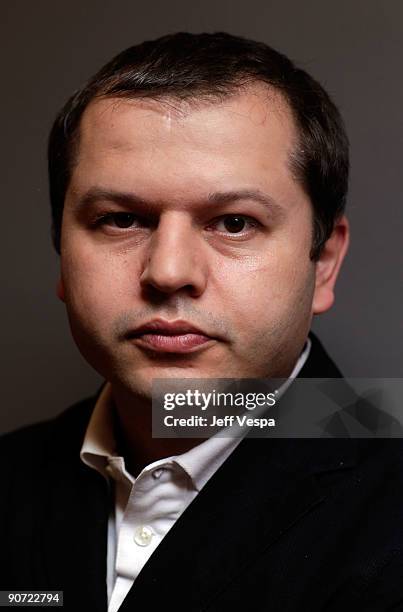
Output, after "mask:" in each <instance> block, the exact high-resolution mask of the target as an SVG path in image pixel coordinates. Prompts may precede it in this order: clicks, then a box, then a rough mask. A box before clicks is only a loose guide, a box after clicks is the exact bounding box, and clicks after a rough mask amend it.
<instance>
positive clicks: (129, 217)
mask: <svg viewBox="0 0 403 612" xmlns="http://www.w3.org/2000/svg"><path fill="white" fill-rule="evenodd" d="M139 223H140V220H139V218H138V217H137V216H136V215H135V214H133V213H129V212H115V213H105V214H103V215H100V216H99V217H98V218H97V219H96V221H95V225H97V226H99V225H107V226H108V227H112V228H119V229H129V228H131V227H137V226H138V225H139Z"/></svg>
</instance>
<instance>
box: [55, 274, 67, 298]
mask: <svg viewBox="0 0 403 612" xmlns="http://www.w3.org/2000/svg"><path fill="white" fill-rule="evenodd" d="M56 295H57V297H58V298H59V300H61V301H62V302H65V293H64V284H63V279H62V277H61V276H60V277H59V280H58V281H57V285H56Z"/></svg>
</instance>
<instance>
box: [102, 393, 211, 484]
mask: <svg viewBox="0 0 403 612" xmlns="http://www.w3.org/2000/svg"><path fill="white" fill-rule="evenodd" d="M112 397H113V401H114V405H115V436H116V441H117V448H118V451H119V453H120V454H121V455H123V456H124V457H125V463H126V465H127V469H128V471H129V472H130V473H131V474H132V475H134V476H137V474H139V473H140V472H141V470H142V469H143V468H144V467H145V466H146V465H148V464H150V463H153V462H154V461H158V460H159V459H164V458H165V457H170V456H173V455H180V454H182V453H185V452H186V451H188V450H190V449H191V448H193V447H194V446H197V445H198V444H200V443H201V442H202V441H203V440H202V439H200V438H153V437H152V412H151V401H150V400H148V399H146V398H144V397H139V396H135V395H133V394H132V393H129V392H127V391H126V390H124V389H116V388H114V387H112Z"/></svg>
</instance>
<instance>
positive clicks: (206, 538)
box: [120, 439, 354, 612]
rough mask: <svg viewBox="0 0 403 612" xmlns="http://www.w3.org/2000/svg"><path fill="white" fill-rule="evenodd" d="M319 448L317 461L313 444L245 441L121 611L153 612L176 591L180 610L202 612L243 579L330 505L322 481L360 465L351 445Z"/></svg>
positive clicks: (325, 442)
mask: <svg viewBox="0 0 403 612" xmlns="http://www.w3.org/2000/svg"><path fill="white" fill-rule="evenodd" d="M315 442H317V448H316V451H315V455H314V458H313V454H312V441H311V440H274V439H273V440H267V439H254V440H251V439H245V440H243V441H242V442H241V443H240V445H239V446H238V448H237V449H236V450H235V451H234V453H233V454H232V455H231V456H230V457H229V458H228V459H227V461H226V462H225V463H224V464H223V466H222V467H221V468H220V469H219V470H218V472H217V473H216V474H215V475H214V476H213V477H212V478H211V480H210V481H209V482H208V483H207V484H206V486H205V487H204V489H202V491H201V492H200V493H199V495H198V496H197V497H196V498H195V500H194V501H193V502H192V504H191V505H190V506H189V507H188V508H187V509H186V511H185V512H184V513H183V514H182V516H181V517H180V518H179V520H178V521H177V522H176V523H175V525H174V526H173V528H172V529H171V530H170V531H169V533H168V534H167V535H166V536H165V538H164V539H163V541H162V542H161V544H160V545H159V547H158V549H157V550H156V551H155V552H154V554H153V555H152V557H151V558H150V560H149V562H148V563H147V564H146V565H145V567H144V568H143V570H142V571H141V573H140V574H139V576H138V578H137V579H136V581H135V582H134V584H133V587H132V589H131V590H130V592H129V594H128V595H127V597H126V599H125V601H124V603H123V604H122V607H121V609H120V612H127V611H129V610H132V609H134V608H135V607H137V608H138V609H141V608H142V606H144V607H145V606H147V607H149V608H151V609H152V608H153V606H154V605H155V606H157V597H158V598H159V601H161V600H162V601H164V600H165V601H166V602H169V601H171V600H172V597H173V596H174V593H175V592H176V596H175V608H176V609H178V610H182V609H183V610H186V611H190V610H201V609H204V607H205V606H206V605H207V604H208V603H209V602H210V601H212V600H213V599H214V598H215V597H216V596H217V595H218V594H219V592H220V591H222V590H224V589H225V588H226V587H228V586H229V584H230V583H231V582H233V581H234V580H236V579H240V580H241V579H242V574H243V572H244V571H245V569H246V568H247V567H248V566H249V565H250V564H251V563H253V562H254V561H255V559H256V558H257V556H258V555H259V553H260V552H262V551H263V550H267V549H268V548H270V547H271V546H273V545H274V544H275V543H276V542H277V541H278V540H279V539H281V537H282V536H283V534H284V533H286V532H287V531H288V530H289V529H291V528H293V527H294V526H296V525H299V524H300V523H301V525H303V520H304V516H306V515H307V514H309V513H310V512H311V511H312V510H313V508H315V507H316V506H317V505H318V504H322V503H324V502H325V500H326V493H325V492H324V491H322V490H321V487H320V486H319V484H318V482H317V478H316V475H317V474H318V473H320V472H322V471H326V470H329V469H330V470H338V469H346V468H348V467H350V466H351V465H353V464H354V452H353V446H352V445H351V444H345V443H346V442H351V441H350V440H348V441H345V440H331V441H328V440H316V441H315ZM329 442H330V443H331V444H330V447H331V448H329ZM336 458H337V459H336ZM178 593H180V598H177V595H178ZM167 605H168V606H169V604H167Z"/></svg>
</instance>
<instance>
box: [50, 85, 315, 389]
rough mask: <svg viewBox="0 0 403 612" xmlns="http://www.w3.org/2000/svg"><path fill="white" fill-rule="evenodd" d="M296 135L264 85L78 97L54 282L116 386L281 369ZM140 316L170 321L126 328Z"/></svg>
mask: <svg viewBox="0 0 403 612" xmlns="http://www.w3.org/2000/svg"><path fill="white" fill-rule="evenodd" d="M296 141H297V133H296V128H295V126H294V122H293V120H292V117H291V113H290V111H289V109H288V107H287V105H286V104H285V103H284V101H283V100H282V99H281V97H280V96H279V95H278V94H276V93H273V92H269V91H267V90H266V89H264V88H263V87H261V88H259V87H256V88H255V89H252V90H250V91H248V92H243V93H240V94H239V95H236V96H234V97H228V98H227V99H225V100H224V101H223V102H210V103H208V102H206V103H200V104H199V105H195V104H193V105H189V104H186V103H180V102H176V103H174V102H173V103H172V104H171V103H169V102H165V103H159V102H156V101H140V100H130V101H129V100H117V99H103V100H98V101H96V102H93V103H91V104H90V106H89V107H88V108H87V110H86V111H85V113H84V116H83V119H82V123H81V127H80V142H79V147H78V152H77V157H76V164H75V166H74V169H73V172H72V177H71V182H70V184H69V188H68V192H67V195H66V201H65V208H64V216H63V225H62V249H61V281H60V284H59V296H60V297H61V298H62V299H63V300H64V301H65V302H66V306H67V310H68V315H69V319H70V325H71V329H72V333H73V336H74V338H75V340H76V342H77V345H78V347H79V349H80V350H81V352H82V354H83V355H84V357H85V358H86V359H87V361H88V362H89V363H90V364H91V365H92V366H93V367H94V368H95V369H96V370H98V372H100V373H101V374H102V375H103V376H104V377H105V378H106V379H108V380H110V381H111V382H112V383H113V384H114V385H115V386H117V387H121V388H123V389H125V390H126V391H129V392H134V393H138V394H140V395H146V396H148V395H149V394H150V389H151V385H150V383H151V380H152V379H153V378H165V377H177V378H182V377H183V378H185V377H192V378H209V377H216V378H219V377H222V378H228V377H233V378H243V377H268V376H272V377H277V376H286V375H288V374H289V372H290V371H291V369H292V368H293V366H294V364H295V361H296V359H297V358H298V355H299V353H300V351H301V349H302V347H303V344H304V341H305V338H306V335H307V333H308V330H309V327H310V322H311V317H312V302H313V299H314V295H315V273H316V266H315V264H314V263H313V262H312V261H311V260H310V258H309V253H310V249H311V246H312V206H311V203H310V201H309V198H308V197H307V195H306V194H305V193H304V191H303V189H302V187H301V186H300V184H298V182H297V181H296V180H295V179H294V178H293V176H292V172H291V170H290V164H289V158H290V154H291V152H292V151H293V150H294V147H295V146H296ZM155 320H158V321H159V323H160V326H162V328H164V325H165V326H166V322H175V321H179V320H180V321H181V322H182V323H181V325H180V328H179V329H178V330H176V332H177V333H176V334H175V330H172V329H165V330H164V329H162V330H159V333H157V330H156V329H154V330H150V329H148V330H147V329H146V330H143V332H142V331H141V330H138V328H139V326H142V325H144V324H146V323H148V322H150V321H155ZM184 322H185V323H184ZM188 324H191V325H193V326H194V327H196V328H198V330H199V333H198V334H197V333H195V332H194V330H187V329H186V327H187V326H188ZM186 331H187V332H188V333H186ZM146 332H148V333H146ZM192 332H193V333H192ZM172 334H173V336H172ZM167 335H170V337H167Z"/></svg>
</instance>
